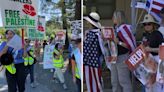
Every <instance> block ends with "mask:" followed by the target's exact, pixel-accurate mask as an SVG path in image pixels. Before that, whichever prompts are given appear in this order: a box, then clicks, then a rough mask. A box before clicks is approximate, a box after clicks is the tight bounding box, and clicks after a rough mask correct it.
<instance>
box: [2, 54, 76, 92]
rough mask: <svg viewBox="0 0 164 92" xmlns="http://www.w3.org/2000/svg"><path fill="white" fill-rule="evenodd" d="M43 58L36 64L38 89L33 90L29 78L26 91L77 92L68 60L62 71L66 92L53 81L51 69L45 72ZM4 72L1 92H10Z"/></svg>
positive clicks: (35, 74)
mask: <svg viewBox="0 0 164 92" xmlns="http://www.w3.org/2000/svg"><path fill="white" fill-rule="evenodd" d="M41 58H42V57H40V58H39V62H38V63H36V64H35V68H34V69H35V70H34V71H35V72H34V77H35V84H36V87H35V88H32V87H31V86H30V78H29V76H27V79H26V84H25V85H26V90H25V92H76V90H77V87H76V85H75V84H74V83H73V81H72V75H71V73H70V72H69V71H68V69H67V66H68V60H67V59H66V60H65V63H64V64H65V65H64V68H63V69H62V71H63V73H64V77H65V82H66V85H67V87H68V89H67V90H64V89H63V87H62V85H61V84H60V83H58V84H57V83H55V82H53V81H52V77H53V72H51V71H50V70H49V69H47V70H44V69H43V62H42V59H41ZM4 71H5V70H3V71H2V72H0V92H8V90H7V89H8V86H7V83H6V78H5V74H4Z"/></svg>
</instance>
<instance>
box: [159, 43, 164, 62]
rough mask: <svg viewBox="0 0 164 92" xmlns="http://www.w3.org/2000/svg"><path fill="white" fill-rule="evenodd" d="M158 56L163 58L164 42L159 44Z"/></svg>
mask: <svg viewBox="0 0 164 92" xmlns="http://www.w3.org/2000/svg"><path fill="white" fill-rule="evenodd" d="M159 58H160V59H161V60H164V43H163V44H162V45H160V46H159Z"/></svg>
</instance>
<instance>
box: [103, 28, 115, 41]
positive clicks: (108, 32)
mask: <svg viewBox="0 0 164 92" xmlns="http://www.w3.org/2000/svg"><path fill="white" fill-rule="evenodd" d="M102 32H103V36H104V38H105V39H110V40H113V39H114V29H113V28H112V27H104V28H103V30H102Z"/></svg>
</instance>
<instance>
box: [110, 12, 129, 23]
mask: <svg viewBox="0 0 164 92" xmlns="http://www.w3.org/2000/svg"><path fill="white" fill-rule="evenodd" d="M113 18H114V19H115V20H117V26H120V25H121V24H124V23H126V22H127V21H126V17H125V13H124V12H123V11H121V10H116V11H115V12H114V13H113Z"/></svg>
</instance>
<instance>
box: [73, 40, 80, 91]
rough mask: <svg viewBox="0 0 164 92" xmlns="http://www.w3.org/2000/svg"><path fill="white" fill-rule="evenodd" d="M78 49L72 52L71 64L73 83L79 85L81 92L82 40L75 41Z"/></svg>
mask: <svg viewBox="0 0 164 92" xmlns="http://www.w3.org/2000/svg"><path fill="white" fill-rule="evenodd" d="M75 43H76V45H77V47H76V49H74V50H73V51H72V57H71V64H72V75H73V82H74V83H76V84H77V87H78V91H77V92H81V78H82V77H81V68H82V62H81V56H82V54H81V38H78V39H76V41H75Z"/></svg>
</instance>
